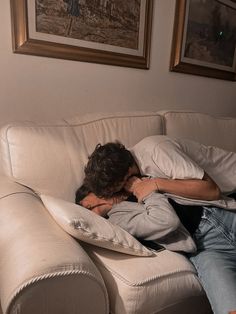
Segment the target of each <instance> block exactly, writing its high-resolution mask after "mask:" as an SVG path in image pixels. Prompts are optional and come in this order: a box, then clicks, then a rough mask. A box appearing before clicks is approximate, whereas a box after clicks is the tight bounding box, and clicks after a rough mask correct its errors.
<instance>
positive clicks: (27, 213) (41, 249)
mask: <svg viewBox="0 0 236 314" xmlns="http://www.w3.org/2000/svg"><path fill="white" fill-rule="evenodd" d="M0 300H1V306H2V309H3V313H4V314H5V313H7V314H10V313H12V314H13V313H22V314H32V313H34V314H42V313H50V314H54V313H55V314H62V313H70V314H76V313H90V314H92V313H94V314H95V313H96V314H97V313H102V314H104V313H108V311H109V310H108V300H107V291H106V288H105V285H104V282H103V279H102V277H101V275H100V273H99V272H98V270H97V268H96V266H95V265H94V264H93V263H92V261H91V260H90V258H89V257H88V255H87V253H86V252H85V251H84V250H83V248H82V247H81V246H80V245H79V244H78V242H76V241H75V240H74V239H73V238H72V237H71V236H69V235H68V234H67V233H65V232H64V231H63V230H62V229H61V228H60V227H59V226H58V225H57V224H56V223H55V221H54V220H53V219H52V218H51V216H50V215H49V214H48V212H47V210H46V209H45V208H44V206H43V204H42V202H41V201H40V199H39V198H38V197H37V196H36V195H34V193H33V192H32V191H31V190H30V189H27V188H25V187H23V186H21V185H18V184H17V183H13V182H10V181H9V180H7V179H3V178H1V179H0ZM90 300H93V301H92V302H91V301H90Z"/></svg>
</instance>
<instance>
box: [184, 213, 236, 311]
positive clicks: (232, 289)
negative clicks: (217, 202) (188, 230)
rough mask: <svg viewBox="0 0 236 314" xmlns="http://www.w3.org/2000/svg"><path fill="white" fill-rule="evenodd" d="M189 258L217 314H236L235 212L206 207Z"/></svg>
mask: <svg viewBox="0 0 236 314" xmlns="http://www.w3.org/2000/svg"><path fill="white" fill-rule="evenodd" d="M193 237H194V240H195V242H196V245H197V253H195V254H192V255H191V257H190V260H191V262H192V263H193V264H194V266H195V268H196V270H197V272H198V276H199V280H200V281H201V284H202V286H203V288H204V290H205V292H206V294H207V297H208V300H209V302H210V304H211V307H212V310H213V312H214V314H228V313H229V311H232V310H235V311H236V212H230V211H226V210H223V209H220V208H214V207H210V208H207V207H204V209H203V215H202V219H201V222H200V224H199V227H198V229H197V230H196V232H195V233H194V236H193Z"/></svg>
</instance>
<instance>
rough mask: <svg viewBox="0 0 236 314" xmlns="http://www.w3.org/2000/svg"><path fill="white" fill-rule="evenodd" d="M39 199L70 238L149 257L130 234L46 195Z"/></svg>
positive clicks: (73, 205) (148, 251) (85, 210)
mask: <svg viewBox="0 0 236 314" xmlns="http://www.w3.org/2000/svg"><path fill="white" fill-rule="evenodd" d="M40 197H41V199H42V201H43V203H44V205H45V207H46V208H47V209H48V211H49V212H50V214H51V215H52V217H53V218H54V219H55V220H56V222H57V223H58V224H59V225H60V226H61V227H62V228H63V229H64V230H65V231H66V232H67V233H69V234H70V235H72V236H73V237H75V238H77V239H79V240H81V241H84V242H88V243H90V244H93V245H96V246H101V247H104V248H107V249H109V250H113V251H118V252H122V253H126V254H130V255H138V256H151V255H153V253H152V252H151V251H150V250H148V249H147V248H146V247H145V246H143V245H142V244H141V243H140V242H138V241H137V240H136V239H135V238H134V237H133V236H132V235H131V234H129V233H128V232H126V231H125V230H123V229H122V228H120V227H119V226H116V225H113V224H112V223H110V222H109V221H108V220H107V219H105V218H103V217H101V216H99V215H97V214H95V213H93V212H91V211H89V210H88V209H86V208H84V207H82V206H80V205H76V204H73V203H70V202H66V201H64V200H62V199H58V198H55V197H51V196H49V195H41V196H40Z"/></svg>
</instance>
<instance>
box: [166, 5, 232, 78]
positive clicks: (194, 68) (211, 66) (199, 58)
mask: <svg viewBox="0 0 236 314" xmlns="http://www.w3.org/2000/svg"><path fill="white" fill-rule="evenodd" d="M235 21H236V1H235V0H207V1H201V0H177V1H176V11H175V22H174V32H173V42H172V53H171V61H170V71H174V72H181V73H187V74H194V75H201V76H206V77H213V78H217V79H224V80H230V81H235V80H236V23H235Z"/></svg>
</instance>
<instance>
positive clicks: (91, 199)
mask: <svg viewBox="0 0 236 314" xmlns="http://www.w3.org/2000/svg"><path fill="white" fill-rule="evenodd" d="M114 203H115V201H114V199H113V198H109V199H104V198H100V197H98V196H96V195H95V194H94V193H89V194H88V195H87V196H85V198H84V199H83V200H82V201H80V204H81V205H82V206H83V207H85V208H88V209H89V210H91V211H92V212H94V213H95V214H97V215H99V216H102V217H105V216H106V215H107V213H108V212H109V211H110V210H111V208H112V206H113V204H114Z"/></svg>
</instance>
